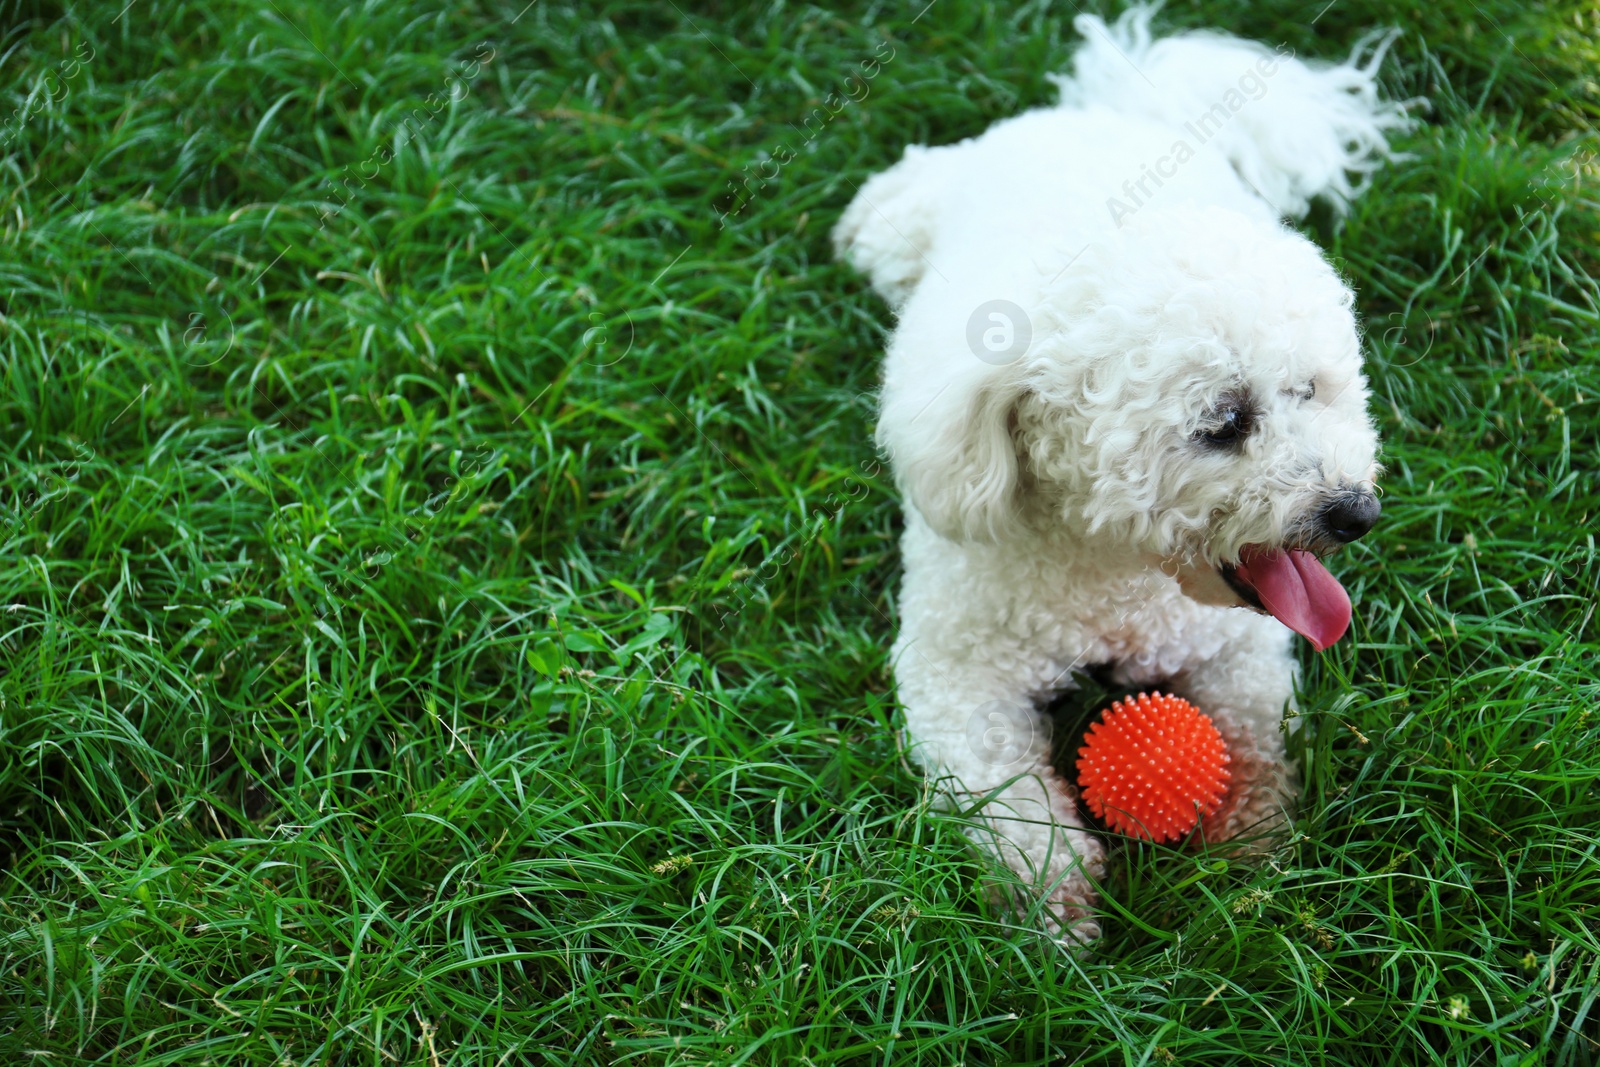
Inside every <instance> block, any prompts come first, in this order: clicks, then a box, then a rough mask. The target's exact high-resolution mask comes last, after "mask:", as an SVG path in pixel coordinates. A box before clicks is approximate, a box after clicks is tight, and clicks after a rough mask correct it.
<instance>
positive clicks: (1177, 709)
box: [1078, 693, 1228, 841]
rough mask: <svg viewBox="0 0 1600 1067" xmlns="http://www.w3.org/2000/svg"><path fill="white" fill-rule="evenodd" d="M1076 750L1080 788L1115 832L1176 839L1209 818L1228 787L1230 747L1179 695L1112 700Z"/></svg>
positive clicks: (1099, 816) (1165, 839)
mask: <svg viewBox="0 0 1600 1067" xmlns="http://www.w3.org/2000/svg"><path fill="white" fill-rule="evenodd" d="M1101 719H1102V721H1100V722H1096V723H1095V724H1093V725H1092V726H1090V727H1089V732H1088V733H1087V734H1085V735H1084V745H1083V747H1082V748H1080V749H1078V783H1079V785H1080V786H1081V787H1082V789H1083V799H1084V801H1085V802H1086V803H1087V804H1088V805H1089V810H1090V811H1092V812H1094V814H1095V816H1096V817H1097V818H1100V819H1103V820H1105V824H1106V825H1107V826H1108V827H1110V828H1111V829H1112V830H1115V831H1117V832H1118V833H1124V834H1128V835H1129V836H1131V837H1139V838H1143V839H1145V840H1147V841H1148V840H1152V839H1154V840H1156V841H1176V840H1179V839H1180V838H1182V837H1183V836H1184V835H1185V834H1187V833H1189V832H1190V831H1191V830H1193V829H1194V828H1195V826H1196V824H1198V823H1199V821H1200V816H1202V815H1211V814H1213V813H1214V812H1215V811H1216V810H1217V808H1218V807H1219V806H1220V805H1221V803H1222V797H1223V794H1225V793H1226V792H1227V789H1228V766H1227V764H1228V750H1227V746H1226V745H1224V744H1223V741H1222V735H1221V734H1220V733H1218V732H1217V728H1216V727H1215V726H1213V725H1212V724H1211V719H1210V718H1209V717H1207V716H1205V715H1202V714H1200V709H1199V708H1197V707H1195V706H1194V705H1193V704H1191V703H1189V702H1188V701H1187V700H1184V699H1183V698H1182V697H1174V696H1164V695H1162V694H1161V693H1140V694H1139V695H1138V696H1137V697H1129V698H1128V699H1127V700H1126V701H1121V700H1118V701H1114V702H1113V703H1112V705H1111V707H1110V708H1109V709H1107V710H1106V711H1105V712H1104V713H1103V714H1102V716H1101Z"/></svg>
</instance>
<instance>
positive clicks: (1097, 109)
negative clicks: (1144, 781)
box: [835, 7, 1406, 938]
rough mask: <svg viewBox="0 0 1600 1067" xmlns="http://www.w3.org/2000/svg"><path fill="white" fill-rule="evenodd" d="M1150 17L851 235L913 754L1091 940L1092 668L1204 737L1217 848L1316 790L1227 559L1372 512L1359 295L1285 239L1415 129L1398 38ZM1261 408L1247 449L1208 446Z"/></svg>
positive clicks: (1278, 666) (918, 179) (845, 241)
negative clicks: (1055, 705) (1293, 45)
mask: <svg viewBox="0 0 1600 1067" xmlns="http://www.w3.org/2000/svg"><path fill="white" fill-rule="evenodd" d="M1151 15H1152V9H1150V8H1145V7H1140V8H1134V9H1132V10H1130V11H1128V12H1127V13H1126V14H1125V15H1123V16H1122V18H1120V19H1119V20H1118V21H1117V22H1116V24H1115V25H1113V26H1108V25H1107V24H1106V23H1104V22H1102V21H1101V20H1100V19H1098V18H1095V17H1093V16H1082V17H1080V18H1079V19H1077V21H1076V23H1075V25H1076V27H1077V28H1078V30H1079V32H1080V33H1081V34H1082V35H1083V37H1084V38H1085V44H1084V45H1083V46H1082V47H1081V48H1080V51H1079V52H1078V54H1077V57H1076V61H1075V66H1074V70H1075V73H1074V75H1073V76H1072V77H1067V78H1061V79H1059V85H1060V87H1061V102H1060V104H1058V105H1057V106H1055V107H1049V108H1042V109H1039V110H1035V111H1030V112H1027V113H1026V114H1023V115H1020V116H1017V117H1015V118H1012V119H1009V120H1007V121H1004V122H1001V123H998V124H997V125H995V126H994V127H992V128H991V129H989V130H988V131H987V132H985V133H984V134H983V135H981V136H979V137H975V138H972V139H970V140H967V141H963V142H961V143H960V144H956V145H951V146H948V147H943V148H922V147H911V148H908V149H907V150H906V154H905V158H904V159H903V160H902V161H901V162H900V163H899V164H897V165H896V166H894V167H892V168H891V169H890V170H888V171H887V172H885V173H883V174H880V175H878V176H876V177H874V178H873V179H872V180H871V181H870V182H868V183H867V184H866V186H865V187H864V188H863V189H862V190H861V192H860V194H859V195H858V196H857V197H856V199H855V201H854V202H853V203H852V204H851V205H850V207H849V209H848V210H847V211H846V212H845V214H844V216H843V218H842V219H841V221H840V223H839V226H838V228H837V230H836V231H835V240H836V243H837V246H838V249H839V251H840V254H841V255H842V256H844V257H846V258H847V259H848V260H849V261H850V262H851V263H852V264H854V265H855V266H856V267H857V268H858V269H860V270H862V271H863V272H865V273H866V274H868V275H869V276H870V277H871V279H872V282H873V285H874V286H875V287H876V288H877V289H878V290H879V291H880V292H881V293H882V294H883V296H884V297H885V298H886V299H887V300H888V301H889V302H890V304H891V305H892V306H893V307H894V308H895V310H896V312H897V314H898V324H897V326H896V328H895V331H894V334H893V337H892V339H891V341H890V344H889V348H888V353H887V357H886V363H885V371H884V385H883V395H882V407H881V413H880V421H879V425H878V441H879V443H880V445H881V446H882V447H883V448H884V449H885V450H886V451H887V453H888V455H889V458H890V462H891V463H892V465H893V468H894V471H895V477H896V480H897V483H898V484H899V486H900V488H901V490H902V493H903V495H904V497H905V501H906V513H907V528H906V533H905V537H904V541H903V546H902V547H903V553H904V560H905V572H906V573H905V586H904V591H903V594H902V597H901V601H900V611H901V617H902V625H901V631H900V634H899V637H898V639H897V641H896V642H895V645H894V652H893V658H894V669H895V673H896V680H897V684H898V688H899V696H900V700H901V702H902V704H903V705H904V708H905V721H906V727H907V729H908V732H909V737H910V739H911V742H912V744H913V746H914V751H915V753H916V755H917V757H918V758H919V759H920V760H921V761H923V762H924V763H925V764H926V765H927V766H928V767H929V768H930V770H931V771H933V772H934V773H936V774H938V775H940V776H941V777H943V778H944V780H945V785H946V786H947V788H948V789H949V791H950V792H952V793H953V794H955V795H956V796H957V797H964V798H966V800H967V802H968V803H970V804H972V805H973V806H975V807H976V808H978V809H980V810H981V813H982V821H981V822H980V823H979V825H981V826H983V827H986V829H987V834H986V836H989V837H990V841H989V843H990V844H991V845H992V847H993V848H994V849H995V850H996V851H997V852H998V854H999V855H1000V856H1001V858H1002V859H1004V860H1005V861H1006V862H1007V863H1008V864H1009V865H1010V866H1011V867H1012V868H1013V869H1015V870H1016V871H1017V872H1018V873H1020V874H1022V875H1024V876H1025V877H1027V878H1029V879H1033V880H1037V881H1038V882H1039V884H1040V885H1041V886H1042V891H1043V896H1044V899H1045V900H1046V901H1047V902H1048V903H1049V905H1050V909H1049V910H1050V915H1051V919H1050V921H1049V925H1050V926H1051V927H1052V928H1053V929H1055V930H1057V931H1060V932H1063V933H1070V934H1072V935H1073V936H1076V937H1078V938H1088V937H1092V936H1094V935H1095V934H1096V933H1097V932H1098V927H1097V925H1096V923H1095V921H1094V919H1093V918H1092V917H1091V912H1090V911H1089V909H1090V907H1091V906H1092V904H1093V901H1094V892H1093V880H1094V879H1095V878H1097V877H1098V876H1099V875H1100V873H1101V869H1102V859H1103V852H1102V846H1101V844H1100V842H1099V841H1098V840H1097V839H1096V838H1095V837H1094V836H1092V835H1091V834H1090V833H1088V832H1086V831H1085V829H1084V824H1083V822H1082V821H1081V819H1080V816H1079V813H1078V810H1077V806H1076V799H1075V796H1074V791H1073V789H1072V787H1071V786H1070V785H1069V784H1068V783H1067V782H1065V781H1064V780H1062V778H1061V777H1059V776H1058V775H1057V774H1056V772H1055V771H1054V770H1053V769H1052V768H1051V765H1050V752H1049V747H1050V746H1049V743H1048V731H1047V729H1046V724H1045V723H1043V722H1042V721H1041V719H1040V713H1039V712H1038V711H1036V710H1035V707H1036V704H1037V702H1038V701H1040V700H1041V699H1043V698H1044V697H1046V696H1047V695H1048V694H1049V693H1050V692H1051V691H1052V690H1054V689H1058V688H1060V687H1062V686H1064V685H1067V684H1070V672H1071V671H1072V670H1073V669H1074V668H1076V667H1083V666H1087V665H1091V664H1112V665H1114V673H1115V676H1116V677H1117V678H1118V679H1119V680H1120V681H1122V682H1123V683H1125V684H1129V685H1141V686H1142V685H1154V684H1156V683H1158V682H1159V683H1161V684H1163V685H1165V686H1167V687H1168V688H1169V689H1170V690H1172V691H1175V692H1179V693H1182V694H1183V695H1185V696H1187V697H1189V698H1190V699H1191V700H1193V701H1194V702H1195V703H1196V704H1198V705H1199V706H1200V707H1201V708H1202V709H1204V710H1205V711H1206V712H1207V713H1208V714H1209V715H1211V717H1212V719H1213V721H1215V722H1216V724H1217V726H1218V727H1219V728H1220V729H1221V731H1222V732H1223V734H1224V736H1225V738H1226V739H1227V741H1228V743H1229V746H1230V750H1231V753H1232V758H1233V763H1232V768H1233V774H1234V778H1233V783H1232V785H1231V787H1230V791H1229V795H1228V798H1227V801H1226V805H1225V808H1224V810H1223V811H1222V812H1221V813H1219V814H1218V815H1217V816H1215V817H1213V818H1212V819H1210V820H1209V821H1208V822H1207V824H1206V830H1207V832H1208V834H1209V835H1210V836H1211V837H1212V838H1213V839H1215V838H1217V837H1227V836H1232V835H1234V834H1237V833H1239V832H1240V831H1242V830H1245V829H1247V828H1251V827H1262V826H1269V827H1270V825H1271V824H1273V823H1274V822H1276V821H1278V820H1281V818H1282V815H1283V812H1284V811H1285V808H1286V805H1287V804H1288V803H1289V802H1290V801H1291V800H1292V798H1293V795H1294V793H1295V789H1296V784H1295V774H1294V771H1293V769H1292V768H1291V767H1290V766H1289V765H1288V764H1287V761H1286V758H1285V753H1284V744H1283V739H1282V734H1281V731H1280V722H1281V718H1282V716H1283V714H1284V711H1285V708H1286V707H1287V706H1288V705H1289V704H1290V703H1291V701H1292V699H1293V696H1294V680H1295V673H1296V670H1295V661H1294V659H1293V657H1292V656H1291V652H1290V633H1289V631H1288V630H1286V629H1285V628H1284V627H1283V626H1282V625H1281V624H1280V623H1278V622H1277V621H1276V620H1274V619H1273V618H1271V617H1269V616H1266V615H1263V614H1259V613H1257V612H1254V611H1251V610H1246V609H1243V608H1241V607H1240V604H1241V601H1240V599H1239V595H1238V594H1237V593H1236V592H1235V591H1234V589H1233V588H1232V587H1230V585H1229V584H1228V582H1227V581H1225V580H1224V578H1223V577H1222V574H1221V573H1220V572H1219V570H1218V567H1219V566H1220V565H1227V564H1233V563H1237V562H1238V561H1239V559H1240V553H1241V551H1242V550H1243V549H1245V547H1246V546H1268V547H1269V548H1274V549H1277V548H1290V547H1292V548H1299V549H1306V550H1310V551H1314V552H1317V553H1322V552H1326V551H1327V550H1329V549H1330V548H1331V547H1333V546H1334V543H1335V542H1334V541H1333V540H1330V538H1329V537H1328V536H1326V534H1325V532H1324V531H1321V530H1320V529H1319V528H1318V525H1317V516H1318V515H1319V514H1323V513H1324V511H1325V509H1326V508H1327V507H1328V501H1329V500H1330V499H1331V498H1332V497H1333V496H1334V495H1336V494H1338V493H1341V492H1365V493H1368V494H1370V493H1371V491H1372V486H1373V480H1374V478H1375V477H1376V475H1377V473H1378V467H1377V464H1376V451H1377V437H1376V434H1375V432H1374V430H1373V427H1372V424H1371V422H1370V421H1369V419H1368V417H1367V414H1366V401H1367V388H1366V382H1365V379H1364V378H1363V376H1362V372H1361V355H1360V346H1359V337H1358V331H1357V326H1356V322H1355V319H1354V316H1353V314H1352V306H1353V296H1352V294H1351V292H1350V290H1349V289H1348V288H1347V287H1346V286H1345V284H1344V283H1343V282H1342V281H1341V280H1340V279H1339V277H1338V276H1337V275H1336V274H1335V272H1334V271H1333V270H1332V269H1331V268H1330V267H1329V266H1328V264H1327V262H1326V261H1325V260H1324V259H1323V258H1322V256H1321V254H1320V253H1319V252H1318V251H1317V249H1316V248H1315V247H1314V246H1313V245H1312V244H1311V243H1310V242H1308V241H1307V240H1305V239H1304V238H1303V237H1301V236H1299V235H1297V234H1296V233H1294V232H1293V231H1292V230H1290V229H1288V228H1287V227H1285V226H1284V225H1283V224H1282V222H1281V221H1280V217H1281V216H1283V215H1295V214H1299V213H1302V212H1304V211H1305V210H1306V208H1307V206H1308V203H1309V202H1310V201H1311V200H1312V199H1313V198H1317V197H1321V198H1325V199H1326V200H1328V201H1329V202H1331V204H1332V205H1333V206H1334V208H1335V209H1336V210H1338V209H1341V208H1342V207H1343V206H1344V205H1345V203H1346V202H1347V200H1348V198H1349V197H1351V196H1354V195H1356V194H1357V192H1358V191H1359V188H1360V184H1361V179H1362V178H1363V177H1364V176H1365V175H1366V174H1368V173H1369V172H1370V171H1371V170H1372V169H1373V168H1374V167H1375V166H1376V165H1377V164H1378V163H1379V161H1380V160H1381V159H1382V158H1384V157H1386V156H1387V155H1388V148H1387V143H1386V133H1387V131H1389V130H1391V129H1394V128H1397V127H1400V126H1403V125H1404V124H1405V122H1406V119H1405V117H1404V113H1403V110H1402V109H1401V108H1400V107H1398V106H1396V105H1393V104H1386V103H1383V102H1381V101H1380V100H1379V99H1378V95H1377V90H1376V85H1375V82H1374V76H1375V71H1376V67H1377V64H1378V63H1379V62H1380V60H1381V57H1382V51H1383V47H1384V46H1383V45H1382V44H1380V45H1378V46H1377V48H1376V49H1375V50H1374V51H1373V53H1372V54H1371V55H1370V56H1368V57H1367V59H1366V61H1365V62H1360V61H1359V59H1360V55H1361V54H1362V53H1364V52H1365V51H1366V50H1367V49H1368V48H1369V47H1370V46H1371V39H1369V40H1368V41H1367V42H1364V43H1363V45H1362V46H1360V47H1358V49H1357V53H1358V55H1357V56H1355V57H1352V59H1351V60H1350V61H1349V62H1347V63H1345V64H1343V65H1339V66H1315V65H1312V64H1309V63H1305V62H1301V61H1300V60H1297V59H1295V58H1293V57H1292V56H1287V55H1282V54H1279V53H1274V52H1272V51H1271V50H1269V49H1267V48H1265V47H1264V46H1262V45H1259V44H1254V43H1251V42H1247V41H1241V40H1238V39H1235V38H1230V37H1226V36H1223V35H1220V34H1214V33H1189V34H1183V35H1180V36H1174V37H1169V38H1166V39H1163V40H1155V41H1153V40H1152V39H1151V35H1150V30H1149V25H1150V18H1151ZM996 302H1000V303H998V304H997V303H996ZM995 308H999V309H1000V310H999V311H998V312H997V311H995V310H994V309H995ZM997 315H998V317H996V316H997ZM988 330H1000V331H1001V332H1000V333H999V334H997V335H994V339H995V340H996V341H997V343H996V344H995V345H990V344H989V343H988V341H989V339H990V338H989V335H988V334H986V332H985V331H988ZM978 338H984V343H983V344H982V345H981V346H980V345H978V344H975V343H974V341H975V339H978ZM1019 338H1021V340H1019ZM986 349H987V351H985V350H986ZM996 349H998V350H999V352H1000V358H994V352H995V351H996ZM1241 397H1243V398H1245V400H1242V401H1241V400H1240V399H1239V398H1241ZM1241 403H1248V404H1249V406H1250V415H1249V418H1250V419H1251V420H1252V421H1251V423H1250V432H1249V435H1248V438H1247V439H1246V440H1245V441H1244V442H1243V443H1242V444H1240V445H1238V446H1237V447H1231V446H1230V447H1226V448H1224V447H1216V446H1215V445H1214V442H1213V443H1208V442H1207V441H1206V440H1205V439H1204V437H1203V435H1204V434H1205V433H1207V432H1213V430H1212V429H1211V428H1212V427H1213V426H1214V424H1215V422H1216V420H1217V418H1218V412H1219V411H1220V410H1223V409H1225V408H1227V407H1228V406H1229V405H1235V406H1237V405H1239V404H1241Z"/></svg>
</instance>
